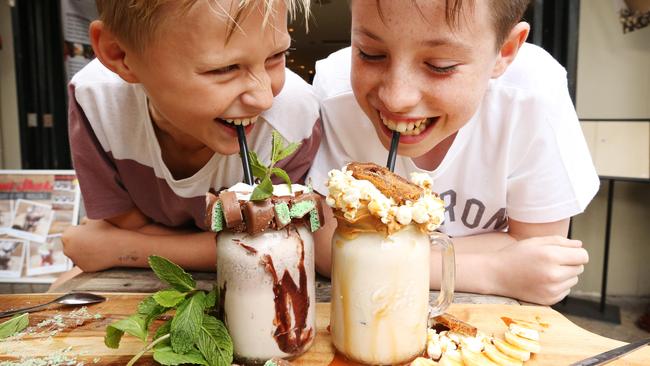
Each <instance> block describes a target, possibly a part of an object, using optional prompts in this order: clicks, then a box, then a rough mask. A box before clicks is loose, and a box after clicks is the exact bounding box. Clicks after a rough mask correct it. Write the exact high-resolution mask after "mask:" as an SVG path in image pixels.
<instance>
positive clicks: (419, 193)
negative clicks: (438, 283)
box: [327, 163, 454, 365]
mask: <svg viewBox="0 0 650 366" xmlns="http://www.w3.org/2000/svg"><path fill="white" fill-rule="evenodd" d="M412 180H413V181H414V183H411V182H408V181H406V180H404V179H403V178H401V177H399V176H397V175H395V174H393V173H392V172H390V171H388V170H387V169H385V168H382V167H379V166H377V165H374V164H369V163H366V164H359V163H351V164H349V165H348V166H347V167H345V168H344V169H343V170H341V171H339V170H333V171H331V172H330V173H329V180H328V182H327V186H328V188H329V195H328V197H327V203H328V204H329V205H330V206H332V208H333V209H334V214H335V217H336V219H337V221H338V227H337V229H336V232H335V234H334V237H333V239H332V307H331V317H330V333H331V335H332V342H333V344H334V347H335V348H336V349H337V350H338V351H339V352H341V353H342V354H343V355H345V356H346V357H347V358H349V359H351V360H353V361H356V362H361V363H365V364H373V365H375V364H376V365H389V364H403V363H406V362H409V361H410V360H412V359H414V358H416V357H417V356H419V355H420V354H422V352H423V350H424V348H425V346H426V340H427V326H428V319H429V317H430V316H436V315H438V314H440V313H441V312H442V311H444V309H445V308H446V307H447V306H448V305H449V304H450V303H451V300H452V298H453V282H454V255H453V247H452V245H451V242H450V241H449V239H448V238H446V237H445V236H444V235H442V234H439V233H434V231H435V229H436V228H437V227H438V226H439V225H440V224H441V223H442V220H443V218H444V203H443V201H442V200H440V199H439V198H438V197H437V195H435V194H434V193H432V192H431V180H430V178H429V177H428V176H425V175H415V176H413V177H412ZM432 244H436V245H440V246H442V248H443V263H442V266H441V267H440V270H442V273H443V276H442V277H443V284H442V289H441V296H440V297H439V299H438V303H437V304H435V306H434V307H433V309H430V304H429V271H430V268H429V267H430V259H429V255H430V250H431V246H432Z"/></svg>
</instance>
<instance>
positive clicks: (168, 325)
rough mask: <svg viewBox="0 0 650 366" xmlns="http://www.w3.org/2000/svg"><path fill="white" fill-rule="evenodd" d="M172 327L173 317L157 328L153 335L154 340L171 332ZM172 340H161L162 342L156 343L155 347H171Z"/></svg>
mask: <svg viewBox="0 0 650 366" xmlns="http://www.w3.org/2000/svg"><path fill="white" fill-rule="evenodd" d="M171 329H172V321H171V319H170V320H168V321H166V322H164V323H163V324H162V325H161V326H159V327H158V329H156V333H155V334H154V335H153V340H154V341H155V340H156V339H158V338H160V337H162V336H164V335H165V334H169V332H170V331H171ZM171 346H172V344H171V341H170V339H165V340H164V341H161V342H160V343H158V344H156V345H155V346H154V348H160V347H171Z"/></svg>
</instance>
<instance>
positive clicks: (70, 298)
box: [0, 292, 106, 318]
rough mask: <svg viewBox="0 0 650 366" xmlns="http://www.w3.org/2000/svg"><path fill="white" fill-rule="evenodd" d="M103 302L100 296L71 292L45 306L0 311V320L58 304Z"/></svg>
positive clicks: (102, 297) (103, 299)
mask: <svg viewBox="0 0 650 366" xmlns="http://www.w3.org/2000/svg"><path fill="white" fill-rule="evenodd" d="M105 300H106V298H105V297H104V296H100V295H95V294H91V293H87V292H71V293H68V294H65V295H63V296H60V297H57V298H56V299H54V300H52V301H50V302H47V303H45V304H40V305H35V306H30V307H25V308H20V309H12V310H7V311H2V312H0V318H4V317H7V316H11V315H14V314H18V313H31V312H33V311H37V310H41V309H43V308H45V307H47V306H49V305H51V304H54V303H58V304H62V305H89V304H96V303H98V302H102V301H105Z"/></svg>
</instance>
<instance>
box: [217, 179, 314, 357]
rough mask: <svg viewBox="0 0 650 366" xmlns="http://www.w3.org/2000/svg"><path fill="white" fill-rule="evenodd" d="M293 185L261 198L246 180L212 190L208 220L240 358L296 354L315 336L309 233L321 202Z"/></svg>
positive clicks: (224, 311)
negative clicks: (253, 198)
mask: <svg viewBox="0 0 650 366" xmlns="http://www.w3.org/2000/svg"><path fill="white" fill-rule="evenodd" d="M292 188H293V189H292V192H289V189H288V186H286V185H277V186H274V194H273V196H272V197H270V198H267V199H265V200H261V201H250V193H251V192H252V190H253V187H251V186H249V185H246V184H237V185H235V186H233V187H232V188H230V189H228V190H225V191H222V192H220V193H219V194H218V195H214V194H208V196H207V217H208V219H209V222H208V224H209V227H210V228H211V230H212V231H215V232H218V235H217V285H218V287H219V289H220V292H221V300H220V301H221V306H220V314H221V317H222V318H223V320H224V322H225V324H226V326H227V327H228V331H229V332H230V335H231V337H232V339H233V343H234V349H235V358H236V360H237V361H238V362H240V363H246V364H258V363H260V364H263V363H264V362H265V361H266V360H268V359H270V358H272V357H280V358H287V359H290V358H293V357H296V356H298V355H300V354H302V353H304V352H306V351H307V350H308V349H309V347H310V346H311V344H312V342H313V340H314V336H315V334H316V323H315V317H316V313H315V311H316V301H315V282H314V277H315V270H314V241H313V238H312V234H311V233H312V232H313V231H315V230H317V229H319V228H320V223H321V222H322V207H321V201H320V197H319V196H318V195H317V194H315V193H312V192H310V191H309V190H308V189H307V188H306V187H304V186H300V185H296V184H294V185H292Z"/></svg>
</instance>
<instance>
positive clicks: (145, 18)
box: [96, 0, 310, 51]
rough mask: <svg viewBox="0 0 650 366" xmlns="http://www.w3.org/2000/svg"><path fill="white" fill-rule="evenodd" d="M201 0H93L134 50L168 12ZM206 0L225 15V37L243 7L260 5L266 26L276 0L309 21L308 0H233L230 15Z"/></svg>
mask: <svg viewBox="0 0 650 366" xmlns="http://www.w3.org/2000/svg"><path fill="white" fill-rule="evenodd" d="M199 1H202V0H96V3H97V11H98V12H99V19H100V20H101V21H102V22H104V24H105V25H106V26H107V27H108V29H109V30H110V31H111V32H113V34H115V36H116V37H117V38H118V39H119V40H120V41H122V42H124V43H126V45H128V46H130V47H132V48H133V49H135V50H137V51H143V50H144V49H145V48H146V46H147V44H148V43H149V42H151V41H152V39H153V38H154V37H155V34H156V31H157V30H158V27H159V26H160V25H161V24H162V23H163V22H164V21H165V19H167V18H169V17H168V15H169V12H171V11H176V12H177V13H176V14H178V15H183V14H185V13H187V12H188V11H189V10H190V9H191V8H192V7H193V6H194V5H196V4H197V3H198V2H199ZM205 1H208V2H209V3H210V5H211V7H212V8H213V9H215V10H218V11H220V12H222V13H224V14H225V15H226V16H227V17H228V19H229V20H228V34H227V36H226V40H227V39H228V38H230V35H231V34H232V32H233V31H234V29H235V28H237V27H238V22H240V21H241V20H242V18H243V17H244V13H245V11H246V10H248V9H250V8H253V7H255V6H261V8H262V10H263V16H264V21H263V22H262V24H261V26H262V27H264V26H266V24H267V22H268V20H269V18H270V17H271V16H273V14H274V6H275V5H276V4H277V2H278V1H284V4H285V5H286V7H287V9H288V12H289V19H290V20H293V19H295V18H296V15H297V14H298V12H299V11H302V12H303V14H304V17H305V27H307V22H308V20H309V14H310V9H309V6H310V0H233V2H234V3H235V9H233V14H234V16H231V15H230V13H229V11H228V9H225V8H224V7H223V6H221V4H219V3H218V1H216V0H205Z"/></svg>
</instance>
